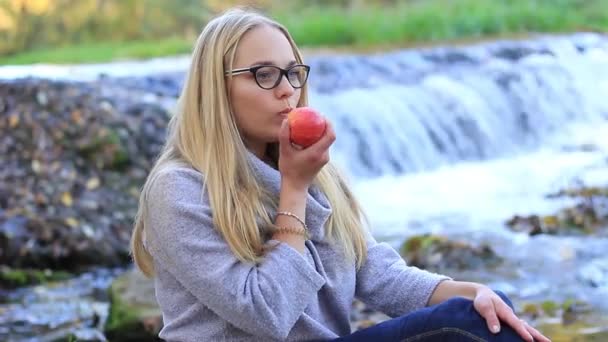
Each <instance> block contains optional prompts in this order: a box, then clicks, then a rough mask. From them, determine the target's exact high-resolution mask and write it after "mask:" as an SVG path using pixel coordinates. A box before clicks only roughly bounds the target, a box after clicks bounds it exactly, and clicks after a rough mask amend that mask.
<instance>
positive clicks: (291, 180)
mask: <svg viewBox="0 0 608 342" xmlns="http://www.w3.org/2000/svg"><path fill="white" fill-rule="evenodd" d="M335 140H336V134H335V132H334V130H333V128H332V125H331V123H330V122H329V121H327V120H326V127H325V133H323V136H322V137H321V139H319V141H317V142H316V143H314V144H312V145H310V146H308V147H306V148H299V147H298V146H296V145H293V144H292V143H291V141H290V139H289V123H288V122H287V119H285V120H283V124H282V125H281V130H280V131H279V172H280V173H281V182H282V183H283V184H285V185H289V186H290V187H292V188H295V189H299V190H308V187H309V186H310V184H311V183H312V181H313V180H314V178H315V176H316V175H317V173H318V172H319V171H320V170H321V168H322V167H323V166H324V165H325V164H327V163H328V162H329V147H330V146H331V144H333V142H334V141H335Z"/></svg>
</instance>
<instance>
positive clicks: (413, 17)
mask: <svg viewBox="0 0 608 342" xmlns="http://www.w3.org/2000/svg"><path fill="white" fill-rule="evenodd" d="M286 6H288V5H286ZM607 8H608V0H409V1H406V2H402V3H401V4H400V5H397V7H392V8H387V7H370V6H365V7H363V8H355V9H352V10H349V9H343V8H337V7H305V9H294V8H283V9H274V10H273V11H272V12H271V16H272V17H274V18H276V19H277V20H278V21H279V22H281V23H283V24H284V25H285V26H287V28H288V29H289V30H290V32H291V33H292V35H293V36H294V39H295V40H296V42H297V43H298V45H299V46H301V47H310V48H315V47H328V46H329V47H332V48H348V49H368V48H372V49H373V48H374V47H386V46H390V47H408V46H413V45H414V46H415V45H428V44H438V43H442V44H443V43H451V42H455V41H456V42H457V41H471V40H479V39H492V38H496V37H513V36H522V35H527V34H529V33H565V32H573V31H597V32H608V10H606V9H607ZM193 43H194V41H193V40H186V39H184V38H171V39H159V40H158V41H139V42H128V43H119V42H118V43H117V42H115V43H100V44H87V45H78V46H71V47H59V48H54V49H44V50H36V51H28V52H24V53H20V54H16V55H13V56H0V64H30V63H38V62H45V63H85V62H104V61H110V60H117V59H125V58H149V57H156V56H166V55H174V54H180V53H189V52H190V51H191V47H192V45H193Z"/></svg>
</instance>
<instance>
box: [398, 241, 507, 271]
mask: <svg viewBox="0 0 608 342" xmlns="http://www.w3.org/2000/svg"><path fill="white" fill-rule="evenodd" d="M400 253H401V256H402V257H403V259H405V260H406V261H407V263H408V264H410V265H412V266H417V267H420V268H423V269H428V270H431V271H436V272H445V271H446V270H466V269H476V268H479V267H495V266H497V265H498V264H500V263H501V262H502V259H501V258H500V257H499V256H498V255H496V253H494V251H493V250H492V249H491V247H490V246H488V245H481V246H472V245H470V244H469V243H467V242H463V241H451V240H449V239H448V238H446V237H444V236H439V235H433V234H424V235H417V236H414V237H412V238H410V239H408V240H407V241H406V242H405V243H404V244H403V245H402V247H401V249H400Z"/></svg>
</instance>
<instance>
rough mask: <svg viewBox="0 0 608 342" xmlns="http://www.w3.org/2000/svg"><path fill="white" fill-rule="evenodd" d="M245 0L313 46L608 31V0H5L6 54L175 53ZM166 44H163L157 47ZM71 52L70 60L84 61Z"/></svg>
mask: <svg viewBox="0 0 608 342" xmlns="http://www.w3.org/2000/svg"><path fill="white" fill-rule="evenodd" d="M236 5H249V6H252V7H255V8H258V9H261V10H263V11H264V12H266V13H269V14H270V15H271V16H272V17H274V18H276V19H278V20H279V21H280V22H281V23H283V24H285V26H287V28H288V29H289V30H290V32H291V33H292V35H293V36H294V38H295V39H296V41H297V42H298V43H299V44H300V45H308V46H320V45H325V46H327V45H331V46H337V45H343V46H344V45H347V46H359V47H365V46H371V45H383V44H387V45H400V46H403V45H407V44H420V43H427V42H438V41H448V40H454V39H470V38H473V39H476V38H480V37H488V36H490V37H492V36H499V35H513V34H516V35H517V34H521V33H527V32H569V31H580V30H592V31H602V32H606V31H607V30H608V11H607V10H606V8H608V0H509V1H503V0H501V1H498V0H290V1H285V0H0V56H5V57H4V58H0V63H1V62H4V63H6V62H7V59H6V56H10V55H16V54H22V53H24V52H30V51H41V50H46V51H45V52H44V53H45V54H48V51H49V50H53V49H58V48H62V47H64V46H91V45H94V44H96V43H98V42H103V43H104V44H105V46H109V45H112V44H111V43H114V45H113V46H117V44H116V43H119V42H138V43H139V44H140V45H142V46H143V45H146V46H148V47H150V48H151V49H153V50H154V51H156V52H155V53H150V54H149V53H146V52H143V53H142V52H141V51H145V50H146V49H145V48H143V49H137V52H136V53H135V55H128V56H126V57H148V55H163V54H165V53H166V54H169V53H174V52H175V51H174V50H175V47H176V46H179V49H178V50H179V52H187V51H189V50H190V46H191V44H192V42H193V41H194V38H195V36H196V35H197V34H198V33H199V32H200V31H201V29H202V27H203V26H204V25H205V23H206V22H207V21H208V20H209V18H210V17H212V16H213V15H215V14H216V13H218V12H220V11H223V10H225V9H227V8H229V7H233V6H236ZM165 41H170V44H169V46H168V47H167V48H164V47H162V46H164V42H165ZM176 42H177V43H176ZM156 44H158V45H160V46H161V47H156V48H153V47H154V45H156ZM94 50H95V49H92V50H90V52H89V53H88V56H89V57H88V58H89V59H91V60H99V59H102V60H103V59H107V58H110V59H112V58H116V57H117V58H120V57H121V56H115V55H112V56H110V57H107V58H103V57H97V56H96V55H95V53H94ZM111 50H112V49H109V50H106V51H104V55H111ZM64 56H65V57H62V58H60V60H61V59H66V60H72V61H75V60H74V58H70V56H68V55H67V52H65V53H64ZM34 59H36V58H34ZM28 60H30V57H27V58H18V59H16V60H14V59H13V60H11V59H9V60H8V61H9V62H18V63H21V62H22V61H28Z"/></svg>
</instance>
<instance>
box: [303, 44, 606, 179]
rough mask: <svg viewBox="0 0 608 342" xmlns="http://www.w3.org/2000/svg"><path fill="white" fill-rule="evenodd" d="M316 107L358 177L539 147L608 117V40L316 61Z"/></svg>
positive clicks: (338, 154) (339, 155)
mask: <svg viewBox="0 0 608 342" xmlns="http://www.w3.org/2000/svg"><path fill="white" fill-rule="evenodd" d="M309 62H310V64H311V66H312V72H311V80H310V84H311V88H312V90H311V95H310V96H311V98H310V102H311V106H315V107H317V108H318V109H319V110H321V111H322V112H323V113H324V114H325V115H327V117H328V118H329V119H330V120H331V121H332V123H333V125H334V128H335V130H336V134H337V137H338V139H337V141H336V143H335V144H334V147H333V151H332V153H333V155H334V159H335V160H338V163H340V164H342V166H344V167H345V168H346V169H347V170H348V171H349V172H350V173H352V174H353V175H355V176H359V177H374V176H379V175H387V174H389V175H390V174H402V173H409V172H420V171H425V170H430V169H434V168H437V167H440V166H442V165H446V164H452V163H456V162H459V161H471V160H486V159H491V158H497V157H504V156H511V155H516V154H518V153H522V152H525V151H529V150H532V149H534V148H537V147H538V146H540V144H542V142H543V140H544V139H546V138H547V136H549V135H551V134H555V133H556V132H559V130H560V128H561V127H564V125H567V124H570V123H574V122H591V123H593V122H594V121H595V120H597V121H602V120H606V118H608V102H607V101H604V99H606V98H608V39H606V37H604V36H601V35H594V34H579V35H573V36H568V37H545V38H541V39H537V40H530V41H525V42H515V41H513V42H496V43H491V44H480V45H477V46H472V47H460V48H439V49H437V48H435V49H429V50H411V51H400V52H395V53H384V54H378V55H368V56H363V55H361V56H357V55H348V56H339V55H338V56H322V57H320V56H319V57H316V58H312V59H311V60H309Z"/></svg>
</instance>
